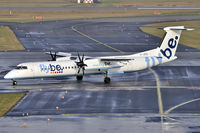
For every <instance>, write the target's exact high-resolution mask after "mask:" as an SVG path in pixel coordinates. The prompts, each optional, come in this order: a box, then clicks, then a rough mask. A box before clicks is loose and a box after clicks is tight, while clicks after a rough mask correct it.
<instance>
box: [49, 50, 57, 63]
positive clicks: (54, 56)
mask: <svg viewBox="0 0 200 133" xmlns="http://www.w3.org/2000/svg"><path fill="white" fill-rule="evenodd" d="M50 55H51V61H56V52H55V53H54V54H53V53H52V52H51V51H50Z"/></svg>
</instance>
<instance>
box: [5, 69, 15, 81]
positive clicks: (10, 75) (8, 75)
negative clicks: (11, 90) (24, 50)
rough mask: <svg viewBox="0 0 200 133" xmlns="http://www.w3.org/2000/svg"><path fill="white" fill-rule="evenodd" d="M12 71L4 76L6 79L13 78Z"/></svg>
mask: <svg viewBox="0 0 200 133" xmlns="http://www.w3.org/2000/svg"><path fill="white" fill-rule="evenodd" d="M12 75H13V74H12V71H10V72H8V73H7V74H6V75H5V76H4V79H12V77H13V76H12Z"/></svg>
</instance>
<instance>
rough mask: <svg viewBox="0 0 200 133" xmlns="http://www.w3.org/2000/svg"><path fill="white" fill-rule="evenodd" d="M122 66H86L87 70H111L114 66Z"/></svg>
mask: <svg viewBox="0 0 200 133" xmlns="http://www.w3.org/2000/svg"><path fill="white" fill-rule="evenodd" d="M120 67H122V66H119V65H118V66H117V65H116V66H106V67H103V66H99V67H89V68H87V67H86V68H85V70H86V71H96V70H97V71H106V70H109V69H114V68H120Z"/></svg>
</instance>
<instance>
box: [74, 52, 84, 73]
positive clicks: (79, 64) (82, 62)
mask: <svg viewBox="0 0 200 133" xmlns="http://www.w3.org/2000/svg"><path fill="white" fill-rule="evenodd" d="M78 60H79V61H78V62H76V65H77V66H78V73H80V71H81V69H82V72H83V75H84V74H85V66H87V64H85V63H84V54H83V56H82V58H81V57H80V55H79V53H78Z"/></svg>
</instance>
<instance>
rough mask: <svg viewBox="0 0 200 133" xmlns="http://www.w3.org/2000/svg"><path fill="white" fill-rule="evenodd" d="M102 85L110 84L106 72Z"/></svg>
mask: <svg viewBox="0 0 200 133" xmlns="http://www.w3.org/2000/svg"><path fill="white" fill-rule="evenodd" d="M104 83H105V84H108V83H110V77H108V72H107V71H106V75H105V78H104Z"/></svg>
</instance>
